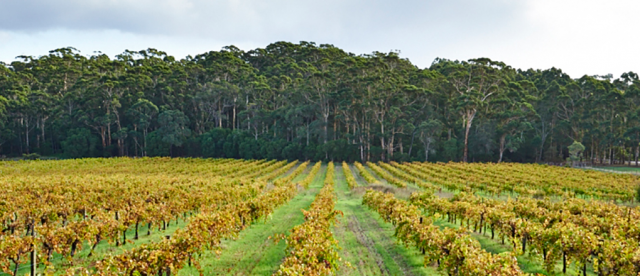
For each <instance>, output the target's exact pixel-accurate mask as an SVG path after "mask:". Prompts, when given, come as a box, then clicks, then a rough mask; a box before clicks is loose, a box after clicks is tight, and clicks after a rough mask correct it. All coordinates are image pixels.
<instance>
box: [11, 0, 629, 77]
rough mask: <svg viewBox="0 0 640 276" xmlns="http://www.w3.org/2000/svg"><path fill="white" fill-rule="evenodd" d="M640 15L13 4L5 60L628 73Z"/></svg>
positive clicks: (492, 8)
mask: <svg viewBox="0 0 640 276" xmlns="http://www.w3.org/2000/svg"><path fill="white" fill-rule="evenodd" d="M638 10H640V2H636V1H633V0H610V1H602V0H484V1H480V0H451V1H435V0H423V1H420V0H405V1H382V0H369V1H365V0H325V1H310V0H270V1H264V0H215V1H210V0H5V1H0V60H3V61H6V62H8V61H11V60H12V59H13V58H14V57H15V56H17V55H19V54H29V55H36V56H37V55H42V54H46V53H47V51H48V50H51V49H55V48H59V47H66V46H74V47H77V48H78V49H80V50H82V51H83V52H84V53H91V52H93V51H98V50H99V51H102V52H105V53H108V54H109V55H116V54H119V53H121V52H122V51H124V50H125V49H130V50H140V49H144V48H149V47H153V48H157V49H161V50H164V51H167V52H168V53H170V54H173V55H175V56H176V57H178V58H181V57H184V56H186V55H188V54H191V55H195V54H199V53H202V52H205V51H209V50H218V49H220V47H222V46H225V45H231V44H233V45H236V46H238V47H240V48H242V49H245V50H249V49H253V48H256V47H265V46H266V45H267V44H269V43H272V42H275V41H291V42H298V41H314V42H317V43H329V44H334V45H335V46H337V47H340V48H343V49H345V50H347V51H350V52H354V53H356V54H362V53H370V52H372V51H390V50H395V49H398V50H401V53H402V54H401V55H402V56H404V57H408V58H409V59H410V60H411V61H412V62H414V63H415V64H417V65H419V66H421V67H428V66H429V65H430V64H431V62H432V61H433V60H434V59H435V58H436V57H444V58H449V59H470V58H477V57H489V58H492V59H494V60H500V61H504V62H506V63H507V64H510V65H512V66H514V67H518V68H523V69H526V68H530V67H533V68H539V69H546V68H550V67H552V66H556V67H560V68H562V69H563V70H565V71H566V72H569V73H570V74H571V75H572V76H574V77H579V76H581V75H582V74H606V73H614V75H619V74H620V73H622V72H623V71H629V70H635V71H640V70H638V69H640V68H638V66H639V64H640V56H638V55H634V54H633V53H635V49H634V46H635V44H636V42H635V40H636V39H635V37H634V32H635V30H634V28H635V27H636V26H639V25H640V24H639V23H640V19H637V18H636V16H635V13H636V12H637V11H638Z"/></svg>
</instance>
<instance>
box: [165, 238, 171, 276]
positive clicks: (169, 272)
mask: <svg viewBox="0 0 640 276" xmlns="http://www.w3.org/2000/svg"><path fill="white" fill-rule="evenodd" d="M166 237H167V240H170V239H171V235H167V236H166ZM165 271H166V273H165V275H166V276H171V267H169V266H167V268H165Z"/></svg>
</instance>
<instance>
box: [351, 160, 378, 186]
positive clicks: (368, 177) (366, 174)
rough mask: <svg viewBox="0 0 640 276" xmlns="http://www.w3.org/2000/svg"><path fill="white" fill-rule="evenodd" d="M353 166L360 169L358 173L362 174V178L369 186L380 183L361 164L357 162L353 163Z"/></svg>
mask: <svg viewBox="0 0 640 276" xmlns="http://www.w3.org/2000/svg"><path fill="white" fill-rule="evenodd" d="M353 165H355V166H356V169H358V173H359V174H360V176H362V178H364V180H365V181H367V183H369V184H377V183H378V179H376V178H375V177H373V175H371V174H370V173H369V171H367V169H366V168H365V167H364V166H363V165H362V164H360V162H357V161H356V162H354V163H353Z"/></svg>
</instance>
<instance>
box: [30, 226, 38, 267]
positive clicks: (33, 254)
mask: <svg viewBox="0 0 640 276" xmlns="http://www.w3.org/2000/svg"><path fill="white" fill-rule="evenodd" d="M31 227H32V228H31V236H32V237H33V243H32V246H33V249H32V250H31V276H36V268H37V267H38V254H37V252H36V240H35V239H36V226H35V222H34V223H33V225H32V226H31Z"/></svg>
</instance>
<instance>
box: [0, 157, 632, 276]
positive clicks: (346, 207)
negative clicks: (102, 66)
mask: <svg viewBox="0 0 640 276" xmlns="http://www.w3.org/2000/svg"><path fill="white" fill-rule="evenodd" d="M639 185H640V180H639V179H638V177H637V176H634V175H629V174H613V173H604V172H597V171H590V170H580V169H570V168H561V167H551V166H545V165H533V164H513V163H511V164H510V163H501V164H492V163H486V164H484V163H483V164H480V163H472V164H469V163H417V162H416V163H396V162H390V163H381V162H379V163H371V162H368V163H358V162H355V163H352V164H349V163H346V162H341V163H336V164H334V163H333V162H329V163H328V164H327V163H322V162H315V163H314V162H300V161H291V162H290V161H273V160H272V161H269V160H236V159H171V158H135V159H132V158H111V159H75V160H59V161H6V162H0V191H2V192H1V193H0V223H1V224H2V225H1V228H2V232H0V272H1V273H0V275H538V274H539V275H565V274H566V275H639V273H640V208H638V207H637V203H636V199H637V195H638V187H639Z"/></svg>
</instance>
